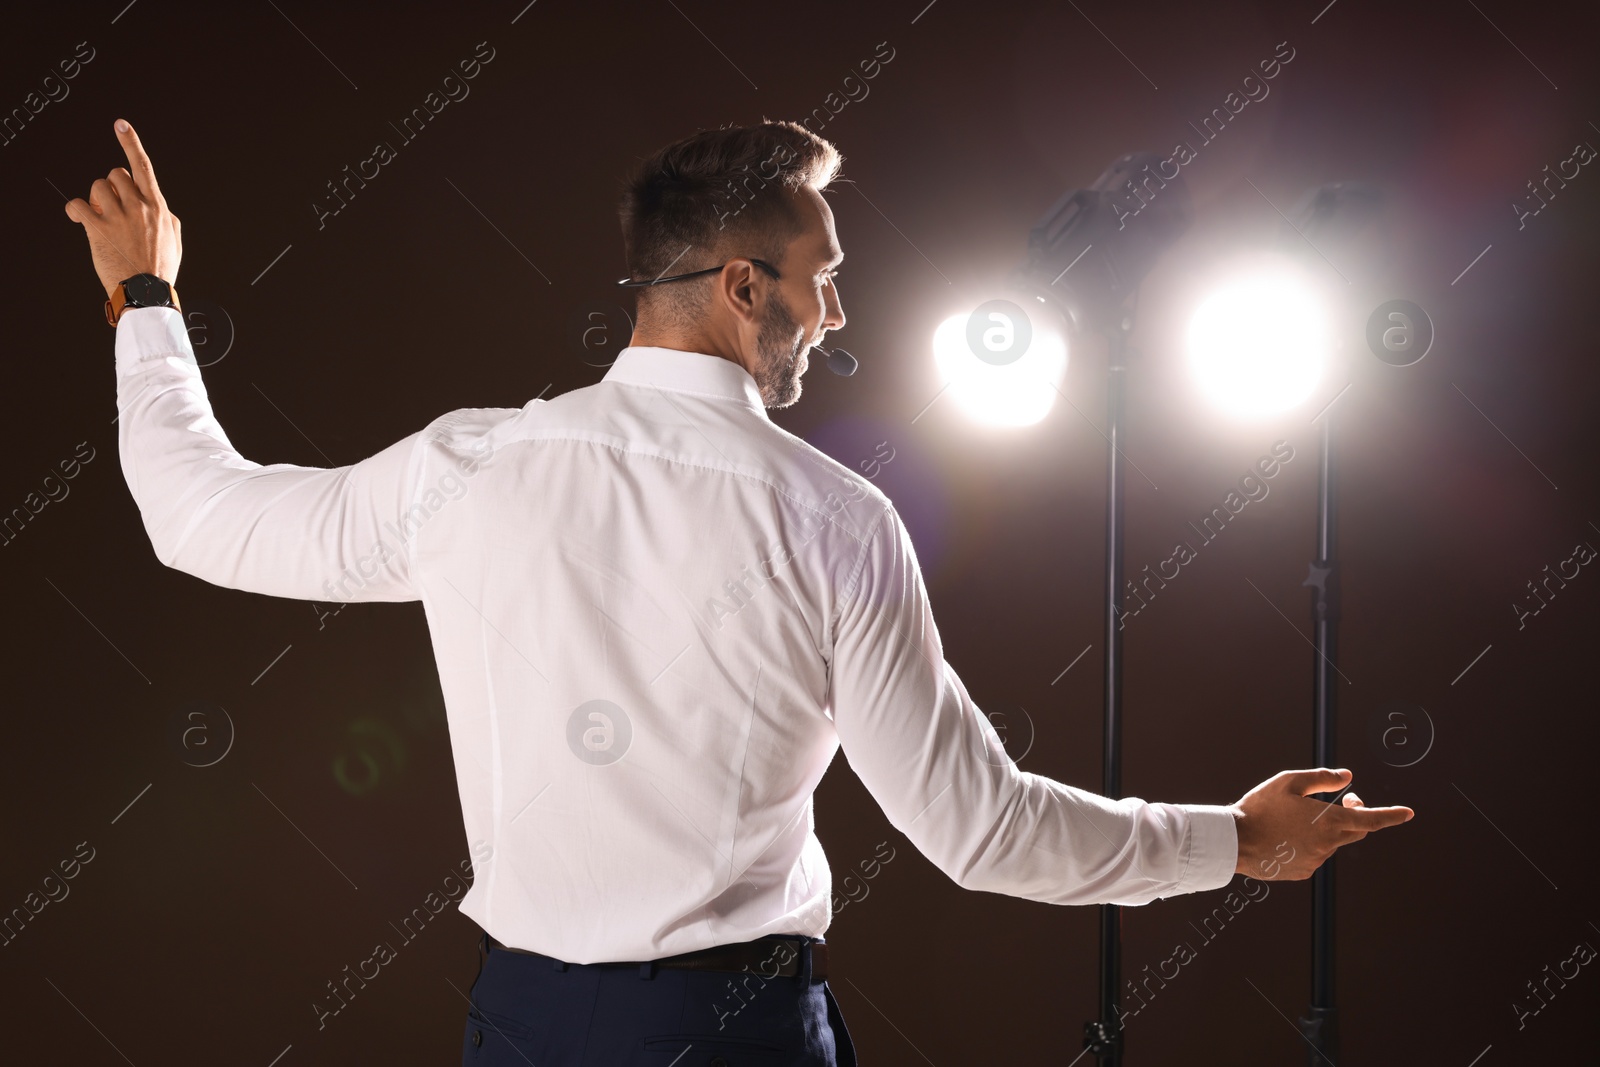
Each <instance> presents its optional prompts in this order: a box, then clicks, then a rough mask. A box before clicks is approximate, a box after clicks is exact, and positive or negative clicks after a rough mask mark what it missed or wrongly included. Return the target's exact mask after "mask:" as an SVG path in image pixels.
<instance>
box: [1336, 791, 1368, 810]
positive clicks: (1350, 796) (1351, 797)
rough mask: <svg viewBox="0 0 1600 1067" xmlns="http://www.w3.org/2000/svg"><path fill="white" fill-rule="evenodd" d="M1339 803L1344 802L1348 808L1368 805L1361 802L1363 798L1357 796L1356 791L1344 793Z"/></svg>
mask: <svg viewBox="0 0 1600 1067" xmlns="http://www.w3.org/2000/svg"><path fill="white" fill-rule="evenodd" d="M1339 803H1341V804H1343V805H1344V806H1345V807H1347V808H1364V807H1366V805H1365V804H1363V803H1362V802H1361V798H1360V797H1358V796H1356V795H1355V794H1354V793H1346V794H1345V795H1344V799H1342V800H1340V801H1339Z"/></svg>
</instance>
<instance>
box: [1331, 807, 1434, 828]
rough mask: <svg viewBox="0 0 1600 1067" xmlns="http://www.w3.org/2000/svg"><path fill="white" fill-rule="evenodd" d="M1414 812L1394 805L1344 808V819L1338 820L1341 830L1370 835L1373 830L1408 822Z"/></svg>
mask: <svg viewBox="0 0 1600 1067" xmlns="http://www.w3.org/2000/svg"><path fill="white" fill-rule="evenodd" d="M1415 814H1416V812H1414V811H1412V810H1411V809H1410V808H1407V807H1402V806H1400V805H1395V806H1393V807H1388V808H1368V807H1360V808H1345V809H1344V818H1343V819H1341V820H1340V822H1339V827H1340V829H1342V830H1355V831H1359V832H1361V833H1371V832H1372V831H1373V830H1382V829H1384V828H1385V827H1388V826H1399V825H1400V824H1401V823H1403V822H1410V821H1411V817H1412V816H1413V815H1415Z"/></svg>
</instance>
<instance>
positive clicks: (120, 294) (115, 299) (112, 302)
mask: <svg viewBox="0 0 1600 1067" xmlns="http://www.w3.org/2000/svg"><path fill="white" fill-rule="evenodd" d="M167 291H168V292H170V293H171V294H172V306H173V307H174V308H176V309H177V311H178V314H180V315H181V314H183V301H182V300H179V299H178V287H177V286H175V285H169V286H167ZM127 300H128V294H127V293H126V292H125V291H124V290H123V288H122V285H121V284H120V283H119V284H118V285H117V287H116V288H115V289H113V290H111V296H110V298H109V299H108V300H106V321H107V322H108V323H110V324H111V325H113V326H115V325H116V324H117V320H118V319H120V318H122V313H123V312H124V311H126V310H127V308H126V307H125V306H124V305H125V304H126V303H127Z"/></svg>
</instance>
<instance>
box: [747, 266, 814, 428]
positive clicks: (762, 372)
mask: <svg viewBox="0 0 1600 1067" xmlns="http://www.w3.org/2000/svg"><path fill="white" fill-rule="evenodd" d="M809 348H810V346H809V345H807V344H806V343H805V333H804V331H802V330H801V329H800V324H799V323H797V322H796V321H795V319H794V316H793V315H791V314H790V313H789V307H788V305H787V304H785V303H784V302H783V297H782V295H781V294H779V293H778V292H776V291H774V292H773V293H772V300H771V302H770V304H769V305H768V310H767V316H766V319H765V321H763V322H762V323H761V331H760V333H758V334H757V335H756V356H757V366H756V373H755V374H754V375H753V377H754V378H755V380H756V387H757V388H759V389H760V390H761V402H762V403H763V404H765V405H766V406H767V407H769V408H786V407H788V406H789V405H790V404H793V403H794V402H795V401H796V400H799V399H800V376H801V375H802V374H804V373H805V371H806V367H807V366H808V365H809V360H808V359H807V357H806V352H807V350H808V349H809Z"/></svg>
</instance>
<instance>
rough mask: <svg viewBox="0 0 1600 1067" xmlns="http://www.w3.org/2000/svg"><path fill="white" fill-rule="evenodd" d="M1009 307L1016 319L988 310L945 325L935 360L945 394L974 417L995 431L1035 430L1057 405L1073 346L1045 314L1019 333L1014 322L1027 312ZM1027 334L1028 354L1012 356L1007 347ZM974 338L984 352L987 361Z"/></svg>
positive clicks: (937, 339)
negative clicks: (1008, 428) (1006, 428)
mask: <svg viewBox="0 0 1600 1067" xmlns="http://www.w3.org/2000/svg"><path fill="white" fill-rule="evenodd" d="M992 303H993V304H994V305H1000V304H1001V303H1002V302H1001V301H994V302H992ZM1008 306H1009V307H1010V308H1013V309H1015V311H1014V313H1013V312H1008V311H1005V310H1004V309H999V310H994V309H991V306H990V305H989V304H985V305H983V306H982V307H980V308H979V309H978V312H963V313H961V314H959V315H952V316H950V317H949V318H947V319H945V320H944V321H943V322H941V323H940V324H939V328H938V329H937V330H935V331H934V333H933V356H934V361H935V362H936V363H937V364H938V367H939V372H940V376H941V377H942V378H943V380H944V382H945V391H947V392H948V393H949V394H950V398H951V400H952V401H954V402H955V404H956V406H957V407H959V408H961V409H962V411H963V412H965V413H966V414H967V415H968V416H970V417H971V418H974V419H976V420H978V421H979V422H984V423H988V424H989V425H991V426H1029V425H1032V424H1033V423H1036V422H1038V421H1039V420H1040V419H1042V418H1044V417H1045V416H1046V415H1048V414H1049V413H1050V408H1051V407H1052V406H1053V405H1054V404H1055V398H1056V386H1058V385H1059V384H1060V383H1061V379H1062V377H1063V376H1064V375H1065V374H1066V370H1067V342H1066V339H1065V337H1063V336H1062V334H1061V333H1060V332H1059V331H1058V330H1057V329H1056V328H1054V327H1053V326H1052V325H1051V324H1050V323H1049V321H1048V319H1047V318H1046V316H1045V315H1044V314H1034V315H1027V319H1028V322H1027V325H1026V326H1025V327H1024V328H1023V330H1019V329H1018V327H1019V325H1020V323H1019V322H1018V321H1017V320H1016V319H1015V317H1014V316H1015V314H1022V315H1026V312H1023V311H1022V309H1021V308H1020V307H1018V306H1017V305H1014V304H1012V305H1008ZM1043 310H1044V309H1043V308H1042V307H1041V309H1040V311H1041V312H1042V311H1043ZM975 314H979V315H981V321H980V322H977V323H974V322H973V316H974V315H975ZM1024 331H1025V333H1026V335H1027V347H1026V349H1024V350H1023V352H1022V354H1021V355H1019V356H1014V357H1013V356H1007V355H1006V354H1005V348H1006V346H1008V345H1011V344H1014V343H1016V340H1017V339H1018V338H1019V337H1021V336H1023V334H1024ZM969 338H976V343H977V344H979V345H980V346H984V357H983V358H980V357H979V355H978V354H977V352H976V351H975V350H974V348H973V343H974V342H973V341H972V340H970V339H969Z"/></svg>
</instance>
